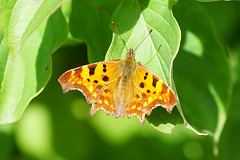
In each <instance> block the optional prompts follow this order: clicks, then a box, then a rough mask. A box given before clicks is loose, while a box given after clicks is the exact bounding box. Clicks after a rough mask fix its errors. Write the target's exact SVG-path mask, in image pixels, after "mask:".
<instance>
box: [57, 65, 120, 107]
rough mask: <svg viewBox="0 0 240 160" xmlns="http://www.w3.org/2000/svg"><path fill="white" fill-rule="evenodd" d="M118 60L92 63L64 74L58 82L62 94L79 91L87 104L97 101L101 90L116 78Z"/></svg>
mask: <svg viewBox="0 0 240 160" xmlns="http://www.w3.org/2000/svg"><path fill="white" fill-rule="evenodd" d="M119 62H120V60H114V61H105V62H99V63H93V64H89V65H85V66H82V67H78V68H75V69H71V70H69V71H67V72H65V73H64V74H63V75H62V76H61V77H60V78H59V79H58V81H59V82H60V84H61V86H62V89H63V92H64V93H66V92H68V91H69V90H79V91H81V92H82V93H83V94H84V96H85V97H86V98H87V102H88V103H96V102H98V101H99V98H100V92H101V90H102V88H103V87H104V86H105V85H106V84H108V83H110V82H112V81H114V80H115V79H116V78H117V75H119V73H118V70H119V69H117V68H118V64H119Z"/></svg>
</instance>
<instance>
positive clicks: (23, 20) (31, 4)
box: [0, 0, 63, 60]
mask: <svg viewBox="0 0 240 160" xmlns="http://www.w3.org/2000/svg"><path fill="white" fill-rule="evenodd" d="M62 2H63V0H51V1H44V0H32V1H26V0H1V2H0V7H1V15H0V21H1V25H2V29H3V32H4V35H5V39H6V42H7V45H8V48H9V51H10V54H11V58H12V59H13V60H14V59H15V58H16V55H17V54H18V53H19V52H20V51H21V50H22V45H23V44H24V42H25V41H26V40H27V38H28V37H29V36H30V35H31V34H32V33H33V31H34V30H36V28H37V27H38V26H39V25H40V24H41V23H42V22H43V20H44V19H46V18H47V17H48V16H50V15H51V14H52V13H53V12H54V11H55V10H56V9H57V8H58V7H60V5H61V3H62Z"/></svg>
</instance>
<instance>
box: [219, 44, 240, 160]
mask: <svg viewBox="0 0 240 160" xmlns="http://www.w3.org/2000/svg"><path fill="white" fill-rule="evenodd" d="M230 53H231V54H230V56H231V62H232V69H233V80H234V87H233V93H232V100H231V108H230V110H229V113H228V115H229V117H228V120H227V122H226V126H225V127H224V130H223V134H222V135H221V139H220V142H219V159H222V160H224V159H240V152H239V150H238V146H239V143H240V138H239V134H240V130H239V129H238V127H239V125H240V107H239V106H240V100H239V97H240V92H239V90H240V43H239V42H238V46H237V47H236V48H235V49H234V50H231V51H230ZM226 146H229V147H226Z"/></svg>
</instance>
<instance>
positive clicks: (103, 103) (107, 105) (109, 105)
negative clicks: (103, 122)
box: [90, 80, 117, 116]
mask: <svg viewBox="0 0 240 160" xmlns="http://www.w3.org/2000/svg"><path fill="white" fill-rule="evenodd" d="M116 83H117V80H114V81H112V82H110V83H108V84H107V85H105V86H104V88H103V89H102V91H101V93H100V98H99V101H98V102H96V103H93V105H92V108H91V110H90V115H91V116H93V115H94V114H95V112H96V111H98V110H104V111H105V112H106V114H112V115H115V114H116V106H115V101H114V100H115V99H114V89H115V87H116Z"/></svg>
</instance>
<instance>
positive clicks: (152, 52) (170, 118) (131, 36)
mask: <svg viewBox="0 0 240 160" xmlns="http://www.w3.org/2000/svg"><path fill="white" fill-rule="evenodd" d="M172 5H173V4H172V1H168V0H165V1H160V0H152V1H144V0H140V1H135V0H128V1H127V0H126V1H124V2H123V3H122V4H121V5H120V6H119V7H118V8H117V9H116V10H115V12H114V14H113V16H112V21H113V22H115V24H116V25H117V28H118V31H119V33H120V35H121V37H122V38H123V40H124V41H125V43H126V46H127V48H133V49H135V48H136V47H137V45H138V44H139V43H140V42H141V41H142V40H143V39H144V37H145V36H146V35H147V34H148V33H149V31H150V30H151V29H153V32H152V33H151V34H150V36H149V37H147V39H146V40H144V41H143V43H142V44H141V45H140V46H139V47H138V48H137V50H136V51H135V57H136V61H138V62H140V63H141V64H143V65H145V66H146V67H147V68H148V69H149V70H150V71H152V72H153V73H155V74H156V75H157V76H159V77H160V78H161V79H162V80H163V81H164V82H166V83H167V84H168V85H170V86H172V84H171V83H172V82H171V79H172V75H171V68H172V63H173V59H174V57H175V56H176V54H177V51H178V48H179V45H180V35H181V34H180V29H179V27H178V24H177V22H176V20H175V19H174V17H173V15H172V10H171V7H172ZM113 30H114V29H113ZM127 52H128V51H127V50H126V48H125V47H124V43H123V42H122V41H121V39H120V38H119V36H118V35H117V34H116V33H114V35H113V40H112V44H111V46H110V48H109V50H108V52H107V55H106V59H123V58H125V56H126V53H127ZM147 120H148V121H149V122H150V123H151V124H152V125H153V126H154V127H155V128H156V129H158V130H160V131H162V132H166V133H171V130H172V129H173V128H174V126H175V125H176V124H177V123H182V122H183V120H182V117H181V116H180V114H179V112H178V111H177V109H176V108H175V109H174V110H173V112H172V114H169V113H168V112H167V111H166V110H165V109H163V108H161V107H158V108H157V109H155V110H153V113H152V114H151V116H147Z"/></svg>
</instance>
